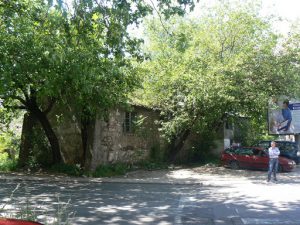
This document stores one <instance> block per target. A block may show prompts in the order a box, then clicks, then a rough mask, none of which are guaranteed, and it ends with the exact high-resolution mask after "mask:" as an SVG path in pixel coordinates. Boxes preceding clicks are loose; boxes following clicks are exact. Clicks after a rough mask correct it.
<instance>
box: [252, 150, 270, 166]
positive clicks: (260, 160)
mask: <svg viewBox="0 0 300 225" xmlns="http://www.w3.org/2000/svg"><path fill="white" fill-rule="evenodd" d="M256 150H257V149H256ZM256 152H257V154H255V168H256V169H261V170H266V169H268V167H269V157H268V154H267V152H266V151H264V150H257V151H256Z"/></svg>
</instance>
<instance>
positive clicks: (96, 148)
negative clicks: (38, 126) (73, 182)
mask: <svg viewBox="0 0 300 225" xmlns="http://www.w3.org/2000/svg"><path fill="white" fill-rule="evenodd" d="M131 108H132V111H131V113H134V115H135V116H136V118H137V121H136V122H137V125H136V126H135V127H134V131H133V130H132V131H126V130H125V129H124V125H125V116H126V113H128V112H127V111H125V110H123V109H121V108H118V109H114V110H111V111H110V112H109V116H108V119H107V120H104V119H97V120H95V121H94V122H92V125H91V127H90V129H89V132H88V148H87V153H84V152H83V143H82V137H81V125H80V123H79V122H78V120H77V119H76V117H75V116H74V115H75V113H74V112H73V111H72V109H71V108H70V107H69V108H65V109H64V112H63V113H61V112H60V110H58V109H56V110H54V111H53V113H52V115H51V124H53V127H54V128H55V132H56V134H57V137H58V140H59V143H60V147H61V152H62V156H63V159H64V162H65V163H68V164H76V163H81V162H82V159H83V157H84V154H86V161H85V167H86V168H88V169H91V170H94V169H96V167H97V166H99V165H105V164H112V163H119V162H125V163H134V162H138V161H141V160H144V159H147V158H148V157H149V154H150V151H151V149H152V148H153V147H156V148H159V146H160V144H161V140H160V136H159V133H158V127H157V125H155V120H157V119H158V117H159V113H158V112H156V111H154V110H152V109H149V108H145V107H142V106H132V107H131Z"/></svg>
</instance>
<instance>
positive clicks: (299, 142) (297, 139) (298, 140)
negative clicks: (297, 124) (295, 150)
mask: <svg viewBox="0 0 300 225" xmlns="http://www.w3.org/2000/svg"><path fill="white" fill-rule="evenodd" d="M295 142H296V143H297V145H299V146H300V134H295Z"/></svg>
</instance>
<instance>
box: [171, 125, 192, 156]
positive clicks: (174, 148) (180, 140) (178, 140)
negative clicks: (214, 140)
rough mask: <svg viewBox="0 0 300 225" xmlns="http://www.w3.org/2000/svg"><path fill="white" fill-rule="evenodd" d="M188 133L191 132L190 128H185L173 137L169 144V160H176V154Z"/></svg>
mask: <svg viewBox="0 0 300 225" xmlns="http://www.w3.org/2000/svg"><path fill="white" fill-rule="evenodd" d="M190 133H191V130H190V129H186V130H184V131H183V132H182V133H181V135H178V136H176V137H174V139H173V141H172V142H171V145H170V151H169V157H168V158H169V160H170V161H171V162H174V161H175V160H176V156H177V154H178V153H179V152H180V150H181V149H182V147H183V145H184V143H185V141H186V139H187V138H188V136H189V135H190Z"/></svg>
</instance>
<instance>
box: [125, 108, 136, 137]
mask: <svg viewBox="0 0 300 225" xmlns="http://www.w3.org/2000/svg"><path fill="white" fill-rule="evenodd" d="M136 120H137V113H136V112H126V113H125V120H124V126H123V130H124V132H125V133H134V131H135V125H136Z"/></svg>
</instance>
